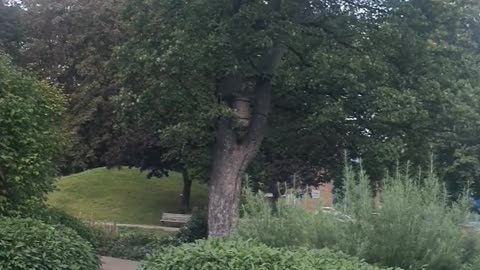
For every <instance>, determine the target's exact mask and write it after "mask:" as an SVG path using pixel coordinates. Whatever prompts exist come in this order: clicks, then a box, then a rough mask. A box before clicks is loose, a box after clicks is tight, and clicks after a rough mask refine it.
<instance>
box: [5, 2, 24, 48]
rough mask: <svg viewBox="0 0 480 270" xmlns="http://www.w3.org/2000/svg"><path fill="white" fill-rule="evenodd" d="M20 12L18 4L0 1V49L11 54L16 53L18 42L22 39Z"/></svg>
mask: <svg viewBox="0 0 480 270" xmlns="http://www.w3.org/2000/svg"><path fill="white" fill-rule="evenodd" d="M20 13H21V9H20V8H19V7H18V6H7V5H5V4H4V1H0V50H3V51H5V52H6V53H8V54H9V55H11V56H17V55H18V49H19V47H20V43H21V41H23V35H22V29H21V27H20V25H21V24H20Z"/></svg>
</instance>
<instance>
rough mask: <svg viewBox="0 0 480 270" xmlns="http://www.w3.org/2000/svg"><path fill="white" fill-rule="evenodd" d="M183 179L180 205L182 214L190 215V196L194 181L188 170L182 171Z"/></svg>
mask: <svg viewBox="0 0 480 270" xmlns="http://www.w3.org/2000/svg"><path fill="white" fill-rule="evenodd" d="M182 177H183V193H182V202H181V204H180V212H181V213H188V212H189V211H190V194H191V190H192V180H191V179H190V175H189V174H188V171H187V169H183V170H182Z"/></svg>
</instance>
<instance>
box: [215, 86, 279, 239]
mask: <svg viewBox="0 0 480 270" xmlns="http://www.w3.org/2000/svg"><path fill="white" fill-rule="evenodd" d="M271 88H272V85H271V79H270V78H264V77H261V78H259V79H258V81H257V83H256V87H255V102H254V112H253V116H252V119H251V121H250V125H249V127H248V131H247V134H246V135H241V136H240V135H239V132H237V131H236V130H235V129H234V119H229V118H222V119H220V120H219V122H218V127H217V140H216V144H215V149H214V158H213V165H212V171H211V175H210V182H209V203H208V229H209V236H210V237H224V236H228V235H230V234H231V233H232V232H233V231H234V230H235V228H236V225H237V219H238V209H239V204H240V196H241V188H242V178H243V175H244V173H245V170H246V169H247V167H248V164H249V163H250V161H251V160H252V159H253V158H254V157H255V155H256V154H257V152H258V149H259V148H260V145H261V143H262V141H263V138H264V137H265V134H266V130H267V122H268V121H267V119H268V114H269V112H270V106H271V95H272V92H271V90H272V89H271ZM239 117H241V118H245V117H244V116H239ZM240 134H242V133H240Z"/></svg>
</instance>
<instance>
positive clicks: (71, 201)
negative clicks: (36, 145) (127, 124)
mask: <svg viewBox="0 0 480 270" xmlns="http://www.w3.org/2000/svg"><path fill="white" fill-rule="evenodd" d="M57 187H58V189H59V190H58V191H55V192H53V193H52V194H50V196H49V204H51V205H53V206H56V207H58V208H61V209H64V210H65V211H67V212H68V213H70V214H72V215H74V216H80V217H81V218H84V219H90V218H93V219H94V220H99V221H114V222H117V223H132V224H159V221H160V217H161V215H162V213H163V212H175V211H176V210H177V209H178V207H179V205H180V194H181V192H182V181H181V175H180V174H176V173H172V174H171V175H170V176H169V177H168V178H162V179H159V178H152V179H147V178H146V177H145V174H143V173H140V172H139V171H138V170H134V169H126V168H125V169H121V170H117V169H112V170H107V169H105V168H98V169H93V170H89V171H85V172H82V173H79V174H75V175H70V176H66V177H63V178H61V179H60V180H59V181H58V184H57ZM191 198H192V206H193V207H195V206H200V207H203V206H205V205H206V201H207V187H206V185H201V184H198V183H194V184H193V185H192V197H191Z"/></svg>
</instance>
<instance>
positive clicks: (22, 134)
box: [0, 53, 64, 213]
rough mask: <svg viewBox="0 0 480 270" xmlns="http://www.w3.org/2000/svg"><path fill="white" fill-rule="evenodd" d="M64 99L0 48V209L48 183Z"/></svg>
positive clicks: (38, 196) (36, 194) (40, 192)
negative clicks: (17, 66)
mask: <svg viewBox="0 0 480 270" xmlns="http://www.w3.org/2000/svg"><path fill="white" fill-rule="evenodd" d="M63 105H64V100H63V96H62V94H61V92H59V91H57V89H55V88H52V87H51V86H49V85H48V84H47V83H43V82H39V81H37V80H35V79H34V78H33V77H31V76H28V75H26V74H25V73H23V72H20V71H18V69H16V68H15V67H14V66H13V65H11V63H10V61H9V60H8V59H7V58H6V57H5V56H3V55H2V54H1V53H0V127H1V128H0V153H1V154H0V213H2V212H3V213H5V212H7V211H10V210H12V208H13V209H15V208H17V207H18V206H21V205H24V204H26V203H28V201H29V200H39V201H42V200H43V199H44V197H45V194H46V193H47V192H48V191H51V190H52V189H53V181H54V180H53V179H54V176H55V173H56V169H55V161H56V158H57V157H58V156H59V155H58V154H59V151H60V150H61V142H62V138H63V135H62V133H61V132H60V129H59V126H60V125H59V120H60V117H61V115H62V112H63Z"/></svg>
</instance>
